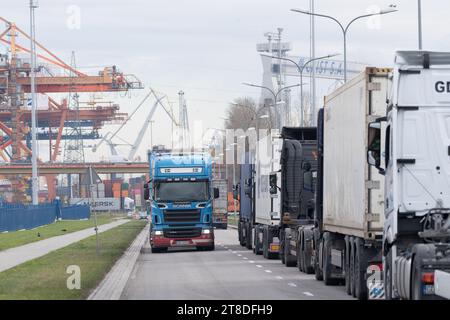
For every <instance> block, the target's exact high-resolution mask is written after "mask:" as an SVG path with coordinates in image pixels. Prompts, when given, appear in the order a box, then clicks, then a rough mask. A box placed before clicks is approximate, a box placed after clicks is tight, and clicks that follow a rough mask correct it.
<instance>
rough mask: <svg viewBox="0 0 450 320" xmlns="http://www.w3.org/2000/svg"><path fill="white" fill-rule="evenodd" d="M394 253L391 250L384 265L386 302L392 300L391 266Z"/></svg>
mask: <svg viewBox="0 0 450 320" xmlns="http://www.w3.org/2000/svg"><path fill="white" fill-rule="evenodd" d="M391 259H392V252H391V250H389V252H388V254H387V255H386V258H385V264H384V266H383V267H384V277H383V278H384V295H385V298H386V300H392V282H393V279H392V266H391Z"/></svg>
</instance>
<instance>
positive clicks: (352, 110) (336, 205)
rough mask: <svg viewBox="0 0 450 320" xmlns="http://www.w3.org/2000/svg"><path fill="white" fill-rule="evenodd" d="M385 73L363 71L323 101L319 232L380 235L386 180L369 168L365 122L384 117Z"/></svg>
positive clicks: (370, 70)
mask: <svg viewBox="0 0 450 320" xmlns="http://www.w3.org/2000/svg"><path fill="white" fill-rule="evenodd" d="M388 73H389V69H379V68H367V69H366V71H365V72H362V73H361V74H360V75H358V76H357V77H355V78H353V79H352V80H351V81H349V82H348V83H346V84H345V85H343V86H342V87H340V88H339V89H337V90H336V91H334V92H333V93H332V94H330V95H328V96H326V97H325V101H324V102H325V105H324V141H325V143H324V144H325V147H324V173H323V186H324V190H323V228H324V230H326V231H330V232H336V233H340V234H345V235H351V236H356V237H360V238H364V239H375V238H379V237H380V236H381V235H382V231H383V221H384V213H383V212H384V177H383V176H382V175H381V174H379V173H378V171H377V170H376V169H375V168H372V167H370V166H369V165H368V164H367V161H366V157H367V148H368V145H367V144H368V124H369V123H370V122H372V121H374V120H375V119H376V118H378V117H382V116H385V115H386V96H387V89H388Z"/></svg>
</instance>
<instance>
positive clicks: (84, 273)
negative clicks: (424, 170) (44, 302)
mask: <svg viewBox="0 0 450 320" xmlns="http://www.w3.org/2000/svg"><path fill="white" fill-rule="evenodd" d="M145 224H146V221H143V220H133V221H130V222H127V223H125V224H123V225H121V226H118V227H116V228H113V229H111V230H108V231H105V232H103V233H100V234H99V239H100V254H99V255H98V256H97V254H96V241H95V236H92V237H89V238H87V239H84V240H82V241H79V242H77V243H74V244H72V245H70V246H67V247H65V248H62V249H59V250H56V251H53V252H51V253H49V254H47V255H45V256H43V257H41V258H38V259H35V260H31V261H28V262H26V263H24V264H21V265H19V266H17V267H15V268H12V269H9V270H6V271H4V272H0V300H7V299H14V300H15V299H21V300H22V299H25V300H29V299H31V300H39V299H50V300H59V299H63V300H69V299H70V300H72V299H86V298H87V297H88V296H89V294H90V292H91V291H92V290H93V289H95V288H96V287H97V286H98V284H99V283H100V281H101V280H102V279H103V277H104V276H105V275H106V274H107V273H108V271H109V270H110V269H111V268H112V266H113V265H114V263H115V262H116V261H117V260H118V259H119V258H120V256H121V255H122V254H123V252H124V251H125V250H126V249H127V248H128V247H129V245H130V244H131V242H132V241H133V240H134V239H135V238H136V236H137V235H138V234H139V232H140V231H141V230H142V228H143V227H144V226H145ZM72 265H75V266H79V268H80V271H81V277H80V278H81V289H79V290H78V289H73V290H69V289H68V288H67V281H68V278H69V277H70V276H71V274H68V273H66V270H67V267H69V266H72Z"/></svg>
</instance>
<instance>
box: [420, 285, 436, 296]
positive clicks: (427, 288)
mask: <svg viewBox="0 0 450 320" xmlns="http://www.w3.org/2000/svg"><path fill="white" fill-rule="evenodd" d="M422 290H423V294H424V295H431V294H434V285H433V284H427V285H424V286H423V288H422Z"/></svg>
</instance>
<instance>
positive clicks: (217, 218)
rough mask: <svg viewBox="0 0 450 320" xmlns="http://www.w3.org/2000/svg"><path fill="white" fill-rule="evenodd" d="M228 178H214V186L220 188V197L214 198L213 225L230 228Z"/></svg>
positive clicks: (219, 227)
mask: <svg viewBox="0 0 450 320" xmlns="http://www.w3.org/2000/svg"><path fill="white" fill-rule="evenodd" d="M227 184H228V182H227V180H226V179H213V180H212V185H213V188H217V189H218V190H219V197H218V198H215V199H213V203H212V207H213V217H212V219H213V226H214V227H215V228H218V229H227V228H228V192H227V187H228V186H227Z"/></svg>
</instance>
